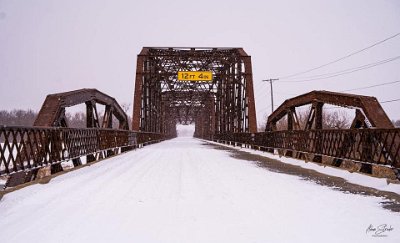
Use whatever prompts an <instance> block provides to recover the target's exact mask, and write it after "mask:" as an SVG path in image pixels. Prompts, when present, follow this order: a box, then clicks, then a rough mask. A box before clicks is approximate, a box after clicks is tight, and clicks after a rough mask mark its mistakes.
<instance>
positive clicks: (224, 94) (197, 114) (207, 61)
mask: <svg viewBox="0 0 400 243" xmlns="http://www.w3.org/2000/svg"><path fill="white" fill-rule="evenodd" d="M180 71H210V72H212V75H213V78H212V80H211V81H206V80H199V81H190V80H178V72H180ZM177 123H181V124H191V123H194V124H195V127H196V131H195V135H196V136H197V137H201V138H207V139H211V137H212V135H213V134H216V133H226V132H228V133H233V132H256V131H257V124H256V113H255V103H254V93H253V78H252V69H251V58H250V56H248V55H247V54H246V52H245V51H244V50H243V49H242V48H158V47H145V48H143V49H142V51H141V53H140V54H139V55H138V59H137V72H136V82H135V94H134V110H133V121H132V128H133V129H134V130H138V131H146V132H156V133H163V134H168V135H169V136H175V132H176V124H177Z"/></svg>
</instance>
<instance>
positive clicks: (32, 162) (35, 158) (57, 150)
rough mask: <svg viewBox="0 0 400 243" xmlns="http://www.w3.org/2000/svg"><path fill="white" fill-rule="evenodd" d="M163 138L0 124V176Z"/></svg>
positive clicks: (133, 133)
mask: <svg viewBox="0 0 400 243" xmlns="http://www.w3.org/2000/svg"><path fill="white" fill-rule="evenodd" d="M164 139H165V135H162V134H157V133H145V132H134V131H127V130H114V129H98V128H86V129H77V128H51V127H18V126H0V175H8V174H11V173H14V172H18V171H29V170H32V169H37V168H40V167H44V166H48V165H53V164H57V163H59V162H62V161H67V160H73V159H76V158H79V157H82V156H86V155H93V154H95V153H100V152H103V151H107V152H108V151H109V152H110V153H108V154H114V151H115V150H116V149H119V148H120V149H121V150H122V151H126V150H129V149H132V148H135V147H137V146H139V145H141V144H144V145H145V144H148V143H154V142H158V141H161V140H164Z"/></svg>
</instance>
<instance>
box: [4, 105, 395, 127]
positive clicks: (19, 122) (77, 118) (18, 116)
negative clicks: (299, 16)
mask: <svg viewBox="0 0 400 243" xmlns="http://www.w3.org/2000/svg"><path fill="white" fill-rule="evenodd" d="M128 109H129V107H128ZM37 114H38V112H36V111H33V110H31V109H28V110H21V109H14V110H11V111H7V110H0V125H7V126H33V123H34V121H35V119H36V116H37ZM65 115H66V118H67V122H68V126H69V127H74V128H84V127H86V114H85V113H84V112H75V113H69V112H67V113H66V114H65ZM307 115H308V112H300V113H299V114H298V118H299V123H300V127H304V124H305V123H306V119H307ZM323 115H324V118H323V128H336V129H345V128H349V127H350V125H351V122H352V121H351V119H350V118H349V116H348V115H347V113H345V112H342V111H334V112H324V114H323ZM128 119H129V124H131V117H130V116H128ZM99 120H100V122H101V121H102V115H100V117H99ZM265 122H266V120H265ZM392 123H393V125H394V126H395V127H400V119H399V120H392ZM286 124H287V122H286V120H285V119H282V120H281V121H280V122H279V123H278V124H277V125H278V130H284V129H285V126H286ZM263 126H265V125H263ZM113 127H118V121H117V120H116V119H113ZM264 129H265V127H260V129H259V130H260V131H263V130H264Z"/></svg>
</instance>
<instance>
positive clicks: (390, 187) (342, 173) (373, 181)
mask: <svg viewBox="0 0 400 243" xmlns="http://www.w3.org/2000/svg"><path fill="white" fill-rule="evenodd" d="M211 143H213V144H218V145H221V146H225V147H230V148H233V149H236V150H240V151H245V152H248V153H251V154H257V155H261V156H264V157H267V158H271V159H275V160H279V161H281V162H284V163H288V164H293V165H297V166H300V167H303V168H306V169H312V170H315V171H318V172H320V173H323V174H326V175H331V176H336V177H341V178H343V179H345V180H347V181H348V182H351V183H354V184H358V185H361V186H366V187H371V188H375V189H377V190H381V191H389V192H394V193H397V194H400V184H393V183H388V182H387V179H385V178H376V177H371V176H367V175H363V174H360V173H351V172H349V171H347V170H344V169H339V168H334V167H329V166H323V165H319V164H317V163H311V162H310V163H306V162H305V161H304V160H299V159H294V158H288V157H281V156H279V155H278V154H272V153H268V152H262V151H258V150H253V149H249V148H242V147H238V146H231V145H226V144H220V143H215V142H211Z"/></svg>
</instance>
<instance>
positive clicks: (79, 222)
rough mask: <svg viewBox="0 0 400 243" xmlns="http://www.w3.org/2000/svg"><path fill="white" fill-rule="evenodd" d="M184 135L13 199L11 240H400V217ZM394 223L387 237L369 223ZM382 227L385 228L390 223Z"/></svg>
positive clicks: (5, 223)
mask: <svg viewBox="0 0 400 243" xmlns="http://www.w3.org/2000/svg"><path fill="white" fill-rule="evenodd" d="M380 201H381V199H379V198H376V197H366V196H361V195H353V194H345V193H343V192H340V191H335V190H332V189H331V188H328V187H325V186H320V185H316V184H315V183H313V182H310V181H306V180H301V178H299V177H296V176H290V175H286V174H280V173H274V172H270V171H268V170H266V169H263V168H259V167H258V166H257V165H256V164H255V163H252V162H250V161H245V160H238V159H235V158H232V157H231V156H230V152H229V151H223V150H217V149H213V148H212V147H211V146H210V145H206V144H205V143H204V142H203V141H201V140H196V139H193V138H186V137H183V138H176V139H173V140H169V141H165V142H162V143H159V144H155V145H151V146H148V147H145V148H143V149H139V150H136V151H132V152H129V153H126V154H123V155H120V156H117V157H114V158H111V159H107V160H104V161H102V162H99V163H96V164H94V165H92V166H89V167H84V168H82V169H79V170H76V171H73V172H70V173H67V174H64V175H61V176H58V177H56V178H55V179H53V180H51V182H50V183H48V184H44V185H40V184H37V185H33V186H29V187H26V188H23V189H21V190H18V191H15V192H12V193H9V194H7V195H5V196H4V197H3V198H2V200H1V202H0V239H1V242H2V243H5V242H13V243H16V242H335V243H337V242H374V241H377V242H400V215H399V214H398V213H394V212H391V211H389V210H385V209H383V208H381V207H380V206H379V202H380ZM382 224H387V228H389V226H390V227H391V228H392V230H391V231H387V232H384V234H385V235H387V237H373V236H372V235H373V234H374V232H373V231H371V230H370V231H368V230H367V228H368V227H369V226H372V227H375V228H376V227H378V226H379V225H382ZM381 227H382V226H381Z"/></svg>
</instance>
